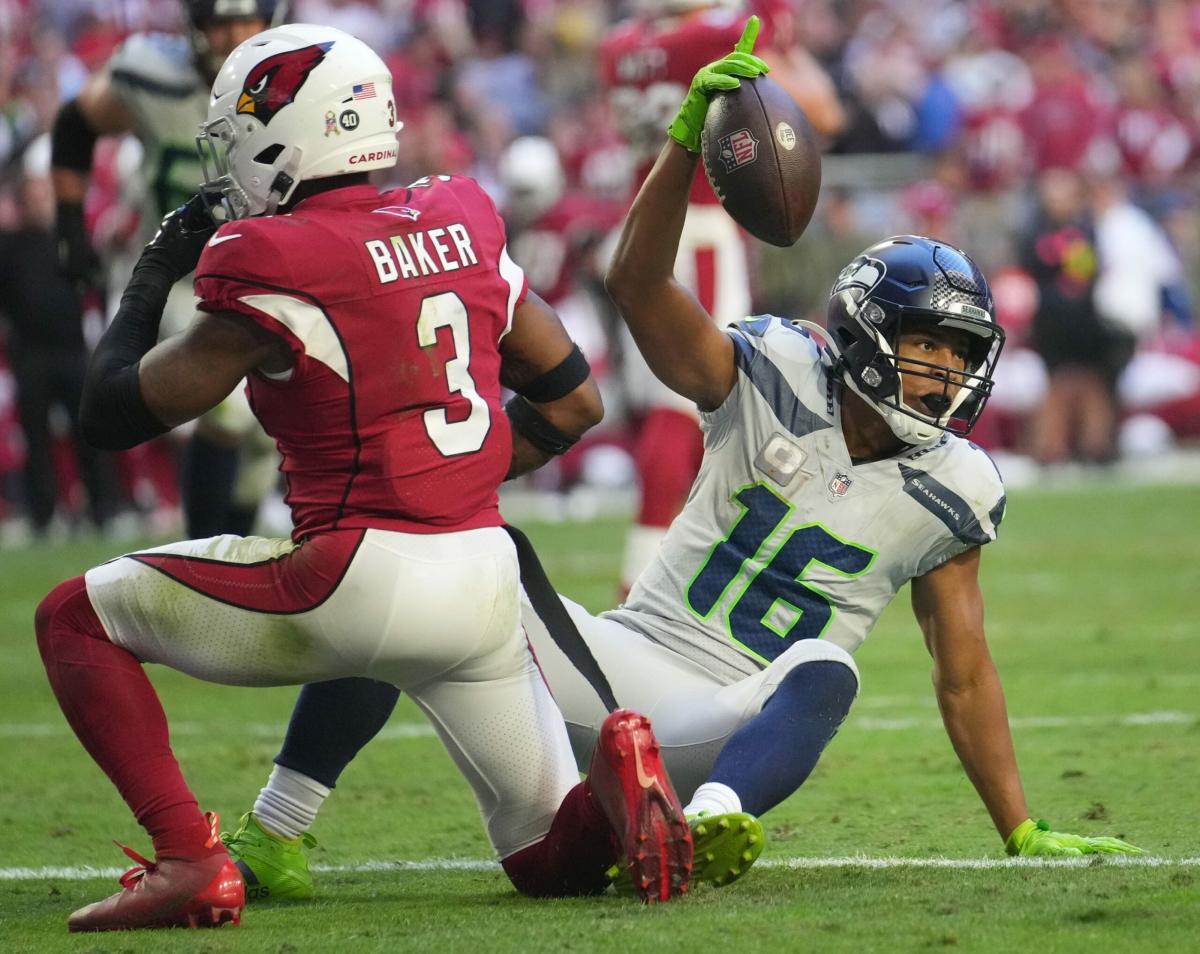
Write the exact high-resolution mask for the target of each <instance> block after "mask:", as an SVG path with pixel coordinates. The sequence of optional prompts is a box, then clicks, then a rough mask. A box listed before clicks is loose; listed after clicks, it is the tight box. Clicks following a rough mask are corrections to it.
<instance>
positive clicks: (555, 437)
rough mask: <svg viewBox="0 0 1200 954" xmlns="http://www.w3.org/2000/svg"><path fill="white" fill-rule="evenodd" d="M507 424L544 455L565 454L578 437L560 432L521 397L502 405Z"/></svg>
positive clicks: (518, 396)
mask: <svg viewBox="0 0 1200 954" xmlns="http://www.w3.org/2000/svg"><path fill="white" fill-rule="evenodd" d="M504 412H505V413H506V414H507V415H508V420H509V423H511V424H512V426H513V428H514V429H515V430H517V431H519V432H520V433H521V435H522V436H524V437H525V439H526V440H528V441H529V443H530V444H532V445H533V446H534V447H536V448H537V449H538V450H540V451H542V453H545V454H565V453H566V452H567V451H569V450H570V449H571V448H572V447H574V446H575V444H576V442H577V441H578V440H579V438H578V437H572V436H571V435H570V434H568V433H566V432H565V431H562V430H560V429H559V428H558V427H556V426H555V425H554V424H553V423H552V422H551V421H549V420H547V419H546V417H545V416H544V415H543V414H542V413H541V412H540V411H538V409H537V408H535V407H534V406H533V405H532V404H530V403H529V402H528V401H527V400H525V398H523V397H522V396H521V395H519V394H518V395H517V396H516V397H514V398H513V399H512V400H510V401H509V402H508V403H507V404H505V405H504Z"/></svg>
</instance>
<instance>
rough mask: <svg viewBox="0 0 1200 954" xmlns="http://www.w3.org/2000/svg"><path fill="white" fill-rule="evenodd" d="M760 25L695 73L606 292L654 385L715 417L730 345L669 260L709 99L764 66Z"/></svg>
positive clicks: (731, 368)
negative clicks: (758, 48) (758, 49)
mask: <svg viewBox="0 0 1200 954" xmlns="http://www.w3.org/2000/svg"><path fill="white" fill-rule="evenodd" d="M757 34H758V18H757V17H751V18H750V20H749V21H748V22H747V24H746V30H745V32H744V33H743V35H742V38H741V40H739V41H738V43H737V46H736V47H735V48H734V51H733V52H732V53H730V54H729V55H728V56H726V57H723V58H722V59H720V60H717V61H716V62H715V63H710V64H708V65H707V66H705V67H703V68H702V69H701V70H700V71H699V72H697V73H696V76H695V78H693V80H692V85H691V88H690V89H689V91H688V95H687V98H686V99H685V100H684V102H683V105H682V106H680V109H679V113H678V115H677V116H676V117H675V120H674V122H672V123H671V125H670V127H669V129H668V135H669V137H670V139H669V141H668V142H667V145H666V146H665V147H664V148H663V151H662V152H661V153H660V154H659V157H658V161H657V162H656V163H655V164H654V168H653V169H652V170H651V171H650V175H649V176H648V177H647V178H646V181H645V182H644V183H643V184H642V188H641V191H639V192H638V196H637V198H636V199H635V200H634V203H633V207H632V208H631V209H630V210H629V215H628V217H627V218H626V219H625V224H624V226H623V227H622V229H621V236H620V238H619V240H618V242H617V250H616V252H615V254H614V256H613V261H612V264H611V265H610V266H609V271H608V275H607V276H606V277H605V281H604V284H605V287H606V288H607V289H608V293H609V295H610V296H611V297H612V299H613V302H614V303H615V304H616V306H617V310H618V311H619V312H620V313H621V317H622V318H623V319H624V321H625V323H626V324H627V325H628V326H629V330H630V332H631V333H632V335H633V338H634V341H636V342H637V346H638V349H639V350H640V351H641V352H642V355H643V356H644V357H645V359H646V363H647V364H648V365H649V366H650V370H651V371H653V372H654V374H655V375H656V376H657V377H658V379H659V380H660V381H662V382H663V383H664V384H666V385H667V387H669V388H671V390H673V391H675V392H676V393H677V394H681V395H683V396H684V397H686V398H688V399H689V400H692V401H695V402H696V404H697V405H698V406H699V407H700V408H701V409H702V410H713V409H715V408H717V407H719V406H720V405H721V403H722V402H723V401H724V400H725V398H726V397H728V395H729V392H730V391H731V390H732V389H733V386H734V384H735V383H736V381H737V370H736V365H735V364H734V355H733V344H732V342H731V341H730V339H729V337H728V336H727V335H725V334H724V333H723V332H721V331H720V330H719V329H717V328H716V327H715V326H714V325H713V322H712V317H711V316H710V315H709V314H708V312H706V311H705V310H704V307H703V306H702V305H701V304H700V302H698V301H697V300H696V298H695V296H693V295H692V293H691V292H690V291H688V290H687V289H686V288H684V287H683V286H682V285H681V284H680V283H679V282H677V281H676V280H675V256H676V254H677V252H678V249H679V237H680V234H681V232H682V230H683V220H684V217H685V216H686V214H687V202H688V192H689V190H690V189H691V184H692V179H693V178H694V177H695V175H696V165H697V162H698V160H699V150H700V131H701V130H702V129H703V127H704V117H705V115H706V113H707V111H708V102H709V99H710V98H711V97H712V96H713V95H714V94H715V93H717V92H719V91H721V90H728V89H734V88H736V87H737V86H738V84H739V83H740V82H741V80H740V79H739V77H751V76H759V75H761V74H763V73H765V72H767V66H766V64H765V63H763V62H762V60H760V59H758V58H757V57H756V56H754V55H753V53H752V50H753V48H754V40H755V37H756V36H757Z"/></svg>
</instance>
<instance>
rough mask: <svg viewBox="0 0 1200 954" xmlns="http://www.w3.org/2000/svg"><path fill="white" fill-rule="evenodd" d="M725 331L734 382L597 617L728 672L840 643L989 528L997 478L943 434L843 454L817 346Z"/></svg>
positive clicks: (777, 335) (786, 326)
mask: <svg viewBox="0 0 1200 954" xmlns="http://www.w3.org/2000/svg"><path fill="white" fill-rule="evenodd" d="M729 334H730V336H731V337H732V339H733V343H734V347H735V353H736V359H737V365H738V380H737V384H736V386H735V387H734V389H733V391H732V392H731V393H730V395H729V397H728V398H727V399H726V401H725V403H724V404H723V405H722V406H721V407H720V408H718V409H717V410H716V411H713V412H711V413H708V414H704V415H702V417H701V423H702V426H703V428H704V432H705V455H704V463H703V465H702V466H701V469H700V474H699V475H698V476H697V478H696V482H695V484H694V485H693V487H692V491H691V494H690V496H689V498H688V501H687V504H686V506H685V507H684V509H683V512H682V513H681V514H680V515H679V517H677V518H676V520H675V522H674V523H673V524H672V525H671V529H670V530H669V532H668V533H667V536H666V538H665V539H664V541H663V544H662V547H661V548H660V550H659V554H658V557H657V559H656V560H655V562H654V563H652V564H651V565H650V567H649V568H647V570H646V571H645V572H644V573H643V574H642V575H641V577H640V578H639V579H638V581H637V583H636V584H635V585H634V587H633V590H632V592H631V593H630V595H629V599H628V601H627V602H626V603H625V605H624V606H622V607H620V608H618V609H616V610H613V611H611V612H609V613H606V614H605V615H606V616H608V617H609V618H612V619H614V620H616V621H618V622H620V623H622V624H624V625H625V626H628V627H629V628H631V629H633V630H636V631H638V632H641V633H643V634H645V635H646V636H648V637H650V638H651V639H654V640H656V641H658V642H660V643H662V644H663V645H665V646H667V647H669V648H671V649H674V650H675V651H676V652H679V653H680V654H682V655H684V656H686V657H688V658H690V659H692V660H693V661H695V662H697V663H699V664H701V665H703V666H705V667H707V668H708V669H710V670H712V671H713V672H715V673H718V674H721V675H723V676H725V677H726V678H730V679H736V678H738V677H739V676H740V675H750V674H753V673H755V672H757V671H758V670H759V669H761V668H762V667H763V666H764V665H766V664H768V663H770V662H771V661H772V660H774V659H776V658H778V657H779V656H780V655H782V654H783V653H784V652H786V651H787V650H788V648H789V647H790V646H792V645H794V644H796V643H797V642H798V641H799V640H804V639H827V640H829V641H831V642H834V643H836V644H837V645H839V646H841V647H842V648H843V649H845V650H847V651H849V652H853V651H854V650H855V649H857V648H858V647H859V646H860V645H861V644H862V642H863V640H864V639H866V637H867V634H868V633H869V632H870V631H871V628H872V627H873V626H874V625H875V622H876V620H878V618H879V615H880V613H882V612H883V609H884V607H885V606H887V604H888V603H889V602H891V600H892V597H894V596H895V595H896V593H897V592H898V591H899V589H900V588H901V587H902V586H903V585H904V584H905V583H906V582H908V581H909V580H910V579H912V578H913V577H917V576H921V575H923V574H925V573H927V572H929V571H930V570H932V569H934V568H935V567H937V566H938V565H940V564H941V563H943V562H945V561H946V560H948V559H950V558H951V557H954V556H956V555H958V554H960V553H963V552H965V551H966V550H968V549H970V548H971V547H974V546H979V545H981V544H985V543H989V542H990V541H992V540H994V539H995V538H996V528H997V526H998V525H999V523H1000V520H1001V518H1002V517H1003V515H1004V487H1003V484H1002V483H1001V480H1000V476H999V474H998V473H997V472H996V468H995V466H994V465H993V464H992V462H991V460H990V458H989V457H988V456H987V455H986V454H985V453H984V452H983V451H982V450H980V449H979V448H978V447H976V446H975V445H974V444H972V443H970V442H969V441H966V440H963V439H961V438H958V437H954V436H952V435H950V434H944V435H942V436H941V437H939V438H937V439H935V440H933V441H930V442H928V443H925V444H921V445H918V446H916V447H913V448H911V449H909V450H906V451H905V452H903V453H901V454H897V455H896V456H894V457H890V458H887V459H885V460H879V461H872V462H869V463H854V462H852V461H851V459H850V456H849V452H848V451H847V449H846V441H845V438H844V436H843V434H842V429H841V415H840V407H839V406H838V404H837V403H836V392H837V389H832V390H831V389H830V388H829V378H828V370H827V366H826V364H825V363H824V361H823V359H822V355H821V352H820V349H819V348H818V347H817V344H816V342H815V341H814V340H813V339H812V338H810V337H809V336H808V334H807V333H806V332H804V331H803V330H801V329H799V328H798V327H796V326H795V325H792V324H791V323H789V322H787V321H784V320H783V319H780V318H774V317H770V316H766V317H760V318H754V319H747V320H746V321H743V322H740V323H738V325H736V326H734V327H732V328H731V329H730V331H729ZM831 395H832V403H831V397H830V396H831Z"/></svg>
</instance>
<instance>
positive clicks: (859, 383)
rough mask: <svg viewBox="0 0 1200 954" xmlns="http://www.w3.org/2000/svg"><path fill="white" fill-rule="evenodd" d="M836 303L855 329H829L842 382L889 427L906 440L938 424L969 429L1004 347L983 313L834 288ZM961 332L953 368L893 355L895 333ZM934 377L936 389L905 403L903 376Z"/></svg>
mask: <svg viewBox="0 0 1200 954" xmlns="http://www.w3.org/2000/svg"><path fill="white" fill-rule="evenodd" d="M836 298H837V301H836V304H837V306H838V307H840V308H841V309H843V310H844V314H845V317H846V319H848V320H849V321H851V322H854V323H855V324H856V325H857V326H858V328H859V330H860V333H859V334H857V335H855V336H853V338H852V339H849V340H847V338H843V340H840V341H839V340H837V337H838V336H837V335H831V336H830V338H831V340H832V342H833V347H834V349H835V350H836V351H837V353H838V357H839V363H840V364H841V365H842V366H843V367H844V370H845V381H846V383H847V384H848V385H849V387H850V388H851V390H853V391H854V392H855V393H857V394H858V395H859V396H860V397H862V398H863V399H864V400H865V401H867V403H868V404H870V405H871V406H872V407H874V408H875V409H876V410H877V411H878V412H879V413H880V414H881V415H882V416H883V418H884V419H885V420H886V421H887V423H888V426H889V427H891V429H892V432H893V433H894V434H895V435H896V436H897V437H898V438H900V439H901V440H902V441H905V442H906V443H909V444H920V443H924V442H925V441H928V440H932V439H933V438H935V437H937V436H939V435H940V434H941V433H942V432H944V431H950V432H951V433H953V434H957V435H958V436H965V435H967V434H969V433H970V432H971V429H972V428H973V427H974V426H975V422H976V421H977V420H978V419H979V415H980V413H981V412H982V411H983V408H984V405H985V404H986V403H987V399H988V397H989V396H990V395H991V392H992V374H993V372H994V371H995V367H996V361H997V359H998V358H999V356H1000V351H1001V349H1002V348H1003V346H1004V331H1003V329H1001V328H1000V326H999V325H997V324H996V323H995V321H994V320H992V318H991V316H990V315H988V314H987V312H985V311H983V310H982V309H980V308H977V307H974V306H971V305H967V304H957V305H956V304H951V305H949V306H948V308H947V310H945V311H928V310H924V309H915V308H908V307H904V306H899V305H896V304H893V303H892V302H888V301H884V300H876V299H874V298H872V297H870V296H869V295H864V294H863V293H862V292H860V291H859V290H858V289H851V290H847V291H842V292H839V293H838V295H837V296H836ZM930 326H933V327H934V328H942V329H949V330H952V331H956V332H962V333H963V334H964V335H965V340H966V342H967V349H966V350H967V354H966V360H965V364H964V367H962V368H961V369H960V368H957V367H952V366H947V365H943V364H938V363H934V362H931V361H925V360H922V359H919V358H914V357H902V356H900V354H899V351H900V340H901V338H902V336H904V335H906V334H910V333H913V332H914V331H919V330H920V329H922V328H925V329H928V328H930ZM904 378H909V379H913V378H923V379H928V380H933V381H936V382H938V384H939V385H940V389H939V390H935V391H932V392H930V393H929V394H926V395H923V396H922V401H923V403H924V404H925V405H926V407H925V408H921V407H913V406H910V405H909V404H908V403H907V402H906V401H905V398H904V388H903V379H904Z"/></svg>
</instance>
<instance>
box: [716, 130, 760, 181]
mask: <svg viewBox="0 0 1200 954" xmlns="http://www.w3.org/2000/svg"><path fill="white" fill-rule="evenodd" d="M719 144H720V147H721V164H722V165H723V166H724V167H725V171H726V172H733V170H734V169H738V168H740V167H741V166H745V165H748V164H749V163H751V162H753V161H754V160H755V159H756V158H758V140H757V139H755V138H754V136H753V135H752V134H751V132H750V130H749V129H739V130H738V131H737V132H731V133H730V134H729V135H728V136H723V137H721V140H720V143H719Z"/></svg>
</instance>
